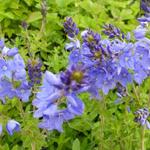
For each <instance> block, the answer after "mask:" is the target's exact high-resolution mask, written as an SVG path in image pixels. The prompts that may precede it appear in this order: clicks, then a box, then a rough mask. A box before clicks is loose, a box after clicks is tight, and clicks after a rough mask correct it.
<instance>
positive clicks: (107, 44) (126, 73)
mask: <svg viewBox="0 0 150 150" xmlns="http://www.w3.org/2000/svg"><path fill="white" fill-rule="evenodd" d="M146 5H147V1H144V0H143V1H142V3H141V8H142V9H143V10H144V11H145V12H146V14H145V16H144V17H142V18H139V19H138V20H139V22H140V25H139V26H138V27H137V28H136V29H135V30H134V31H133V33H127V34H125V33H123V32H122V31H121V30H120V29H119V28H117V27H115V26H113V25H111V24H108V25H107V24H105V25H104V26H103V30H102V34H99V33H97V32H94V31H92V30H91V29H86V30H84V31H83V32H81V34H79V28H78V27H77V26H76V24H75V23H74V22H73V20H72V18H69V17H67V18H66V20H65V22H64V31H65V34H66V35H67V37H68V39H69V41H70V42H69V43H67V44H66V46H65V48H66V50H68V51H70V54H69V65H68V67H67V68H66V70H64V71H62V72H60V73H59V74H53V73H52V72H49V71H46V72H45V73H44V75H43V81H42V85H41V86H40V88H39V91H38V92H37V94H36V97H35V99H34V100H33V101H32V104H33V106H35V107H36V108H37V109H36V110H35V111H34V117H36V118H39V119H40V120H41V122H40V124H39V127H40V128H44V129H47V130H58V131H60V132H61V131H63V128H62V125H63V123H64V122H68V121H69V120H71V119H73V118H75V117H76V116H80V115H82V113H83V111H84V103H83V102H82V101H81V100H80V98H79V94H80V93H83V92H88V93H90V94H91V98H94V99H101V94H100V93H103V94H108V93H109V91H110V90H112V89H114V88H116V89H117V94H118V96H119V97H120V98H121V97H124V96H127V91H126V86H127V85H128V84H129V83H133V82H136V83H137V84H141V83H142V82H143V80H144V79H145V78H147V77H148V76H149V75H150V39H149V38H147V37H146V33H147V31H148V26H147V25H148V22H150V21H149V12H150V9H149V6H148V7H147V6H146ZM130 34H133V36H132V37H133V38H132V40H131V39H130ZM41 67H42V63H41V62H40V61H39V60H38V59H32V58H31V59H30V60H29V61H28V64H27V71H28V77H29V82H28V80H27V76H26V70H25V64H24V61H23V59H22V57H21V56H20V55H19V54H18V49H17V48H12V49H10V48H7V47H6V46H5V44H4V42H3V41H2V40H0V99H1V100H2V101H3V103H5V100H6V98H9V99H12V98H13V97H17V98H19V99H21V100H22V101H24V102H26V101H28V100H29V96H30V95H31V91H32V89H34V88H32V87H34V85H35V84H40V82H41V79H42V72H41ZM135 115H136V117H135V121H136V122H138V123H140V124H141V125H145V124H146V126H147V127H148V128H150V125H149V122H148V121H147V118H148V117H149V111H148V110H147V109H139V110H138V111H136V112H135ZM6 129H7V131H8V133H9V134H10V135H13V132H14V131H19V130H20V124H19V123H18V122H16V121H14V120H10V121H9V122H8V124H7V125H6ZM1 132H2V126H1V125H0V133H1Z"/></svg>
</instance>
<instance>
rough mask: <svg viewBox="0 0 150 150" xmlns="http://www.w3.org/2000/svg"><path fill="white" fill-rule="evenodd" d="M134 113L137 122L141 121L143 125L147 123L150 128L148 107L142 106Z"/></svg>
mask: <svg viewBox="0 0 150 150" xmlns="http://www.w3.org/2000/svg"><path fill="white" fill-rule="evenodd" d="M134 114H135V118H134V121H135V122H137V123H139V124H140V125H142V126H144V125H146V127H147V128H148V129H149V128H150V125H149V124H150V123H149V121H148V117H149V115H150V113H149V111H148V109H147V108H141V109H139V110H137V111H136V112H134Z"/></svg>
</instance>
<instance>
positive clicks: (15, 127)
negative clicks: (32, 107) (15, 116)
mask: <svg viewBox="0 0 150 150" xmlns="http://www.w3.org/2000/svg"><path fill="white" fill-rule="evenodd" d="M6 129H7V132H8V133H9V135H13V134H14V132H18V131H20V123H18V122H17V121H15V120H9V121H8V123H7V125H6Z"/></svg>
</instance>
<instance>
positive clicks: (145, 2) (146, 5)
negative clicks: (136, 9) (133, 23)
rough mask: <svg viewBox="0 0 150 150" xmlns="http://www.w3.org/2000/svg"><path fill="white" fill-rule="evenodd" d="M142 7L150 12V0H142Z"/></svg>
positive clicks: (146, 11)
mask: <svg viewBox="0 0 150 150" xmlns="http://www.w3.org/2000/svg"><path fill="white" fill-rule="evenodd" d="M140 8H141V9H142V10H143V11H144V12H145V13H150V1H149V0H141V4H140Z"/></svg>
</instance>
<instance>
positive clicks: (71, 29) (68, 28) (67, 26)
mask: <svg viewBox="0 0 150 150" xmlns="http://www.w3.org/2000/svg"><path fill="white" fill-rule="evenodd" d="M64 31H65V33H66V34H67V35H68V36H69V37H71V38H74V37H75V36H76V35H78V33H79V28H77V26H76V24H75V23H74V22H73V20H72V18H70V17H67V18H66V21H65V22H64Z"/></svg>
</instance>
